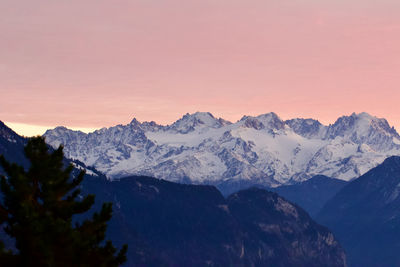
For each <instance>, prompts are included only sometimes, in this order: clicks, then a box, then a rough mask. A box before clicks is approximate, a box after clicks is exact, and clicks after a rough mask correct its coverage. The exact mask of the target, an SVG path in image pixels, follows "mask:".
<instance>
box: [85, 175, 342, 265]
mask: <svg viewBox="0 0 400 267" xmlns="http://www.w3.org/2000/svg"><path fill="white" fill-rule="evenodd" d="M83 189H84V192H86V193H95V194H96V196H97V197H96V198H97V199H98V200H100V202H103V201H112V202H114V204H115V205H114V214H113V218H112V220H111V222H110V225H109V229H108V237H109V238H111V239H112V240H113V241H114V243H115V244H116V245H120V244H123V243H124V242H127V243H128V244H130V248H129V252H128V255H129V261H128V265H129V266H133V265H134V264H133V263H134V262H141V263H142V264H143V266H148V265H149V262H152V263H154V262H157V264H156V265H157V266H274V267H279V266H345V254H344V252H343V250H342V249H341V247H340V245H339V244H338V243H337V241H336V240H335V239H334V237H333V235H332V234H331V233H330V232H329V231H328V230H327V229H326V228H325V227H322V226H320V225H318V224H316V223H315V222H314V221H313V220H312V219H311V218H310V217H309V216H308V215H307V213H306V212H304V211H303V210H302V209H301V208H298V207H297V206H295V205H292V204H290V203H289V202H287V201H285V200H284V199H283V198H281V197H279V196H278V195H277V194H275V193H271V192H267V191H265V190H262V189H255V188H253V189H249V190H245V191H240V192H238V193H235V194H233V195H231V196H230V197H228V198H227V199H225V198H224V197H223V196H222V195H221V193H219V192H218V190H217V189H216V188H215V187H213V186H202V185H184V184H176V183H172V182H167V181H164V180H158V179H154V178H149V177H129V178H124V179H121V180H115V181H105V180H101V179H87V180H86V181H85V182H84V185H83ZM138 244H139V245H138Z"/></svg>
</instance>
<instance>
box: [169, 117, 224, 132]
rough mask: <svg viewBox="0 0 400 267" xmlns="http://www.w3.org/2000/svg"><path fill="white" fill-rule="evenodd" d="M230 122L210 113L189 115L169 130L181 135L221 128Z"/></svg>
mask: <svg viewBox="0 0 400 267" xmlns="http://www.w3.org/2000/svg"><path fill="white" fill-rule="evenodd" d="M227 124H229V122H227V121H225V120H222V119H217V118H215V117H214V116H213V115H212V114H211V113H210V112H196V113H193V114H189V113H187V114H186V115H184V116H183V117H182V118H181V119H179V120H177V121H176V122H174V123H173V124H172V125H171V126H169V127H167V128H168V129H167V130H173V131H176V132H179V133H181V134H186V133H189V132H193V131H194V130H197V129H200V128H220V127H222V126H224V125H227Z"/></svg>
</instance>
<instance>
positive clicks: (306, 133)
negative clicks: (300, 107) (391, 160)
mask: <svg viewBox="0 0 400 267" xmlns="http://www.w3.org/2000/svg"><path fill="white" fill-rule="evenodd" d="M45 136H46V140H47V142H48V143H49V144H50V145H52V146H53V147H57V146H58V145H60V144H63V145H64V146H65V153H66V156H67V157H69V158H73V159H77V160H79V161H82V162H83V163H85V164H86V165H87V166H93V167H95V168H96V169H98V170H99V171H101V172H103V173H105V174H106V175H107V176H108V177H109V178H120V177H123V176H129V175H148V176H153V177H157V178H163V179H167V180H170V181H176V182H185V183H188V182H190V183H197V184H214V185H219V184H223V185H233V186H238V185H240V184H246V185H248V184H250V185H251V184H261V185H264V186H270V187H271V186H272V187H273V186H277V185H280V184H287V183H295V182H298V181H303V180H307V179H309V178H311V177H313V176H315V175H326V176H328V177H333V178H338V179H342V180H351V179H353V178H356V177H359V176H360V175H362V174H364V173H365V172H367V171H368V170H370V169H371V168H373V167H376V166H377V165H378V164H380V163H382V162H383V160H384V159H385V158H387V157H388V156H392V155H400V136H399V135H398V133H397V132H396V131H395V129H394V128H391V127H390V126H389V124H388V122H387V121H386V120H385V119H379V118H376V117H373V116H371V115H368V114H367V113H361V114H352V115H350V116H343V117H341V118H339V119H338V120H337V121H336V122H335V123H334V124H333V125H329V126H325V125H322V124H321V123H320V122H318V121H316V120H312V119H292V120H287V121H283V120H281V119H280V118H279V117H278V116H277V115H276V114H275V113H268V114H264V115H260V116H257V117H250V116H244V117H243V118H242V119H241V120H239V121H238V122H236V123H230V122H227V121H225V120H223V119H217V118H215V117H214V116H213V115H212V114H210V113H201V112H198V113H194V114H186V115H185V116H183V117H182V118H181V119H179V120H178V121H176V122H175V123H173V124H172V125H168V126H162V125H158V124H156V123H154V122H144V123H140V122H138V121H137V120H135V119H134V120H132V122H131V123H130V124H128V125H118V126H115V127H111V128H103V129H101V130H97V131H95V132H93V133H89V134H85V133H82V132H77V131H71V130H68V129H66V128H64V127H57V128H55V129H53V130H49V131H47V132H46V134H45ZM239 189H240V187H239Z"/></svg>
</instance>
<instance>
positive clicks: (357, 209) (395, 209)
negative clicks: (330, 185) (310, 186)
mask: <svg viewBox="0 0 400 267" xmlns="http://www.w3.org/2000/svg"><path fill="white" fill-rule="evenodd" d="M317 220H318V221H319V222H320V223H322V224H324V225H326V226H328V227H329V228H330V229H332V230H333V232H334V233H335V236H336V237H337V238H338V239H339V240H340V242H341V243H342V244H343V246H344V248H345V249H346V251H347V253H348V258H349V263H350V266H399V265H400V255H399V253H398V251H399V250H400V239H399V237H400V157H391V158H388V159H387V160H385V161H384V162H383V163H382V164H381V165H379V166H378V167H376V168H374V169H372V170H370V171H369V172H367V173H366V174H365V175H363V176H361V177H360V178H358V179H356V180H354V181H352V182H351V183H349V184H348V185H346V186H345V187H344V188H343V189H342V190H341V191H339V192H338V193H337V194H336V196H334V197H333V198H332V199H331V200H329V201H328V202H327V204H326V205H325V207H324V208H323V209H322V211H321V212H320V213H319V214H318V215H317Z"/></svg>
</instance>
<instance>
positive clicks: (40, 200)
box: [0, 137, 127, 266]
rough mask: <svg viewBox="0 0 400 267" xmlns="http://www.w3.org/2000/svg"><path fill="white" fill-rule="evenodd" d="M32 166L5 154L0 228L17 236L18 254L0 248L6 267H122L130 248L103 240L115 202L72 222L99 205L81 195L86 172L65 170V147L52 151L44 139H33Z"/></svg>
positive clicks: (29, 155) (28, 154)
mask: <svg viewBox="0 0 400 267" xmlns="http://www.w3.org/2000/svg"><path fill="white" fill-rule="evenodd" d="M25 155H26V157H27V158H28V160H29V161H30V164H31V165H30V168H29V170H28V171H25V170H24V168H23V167H21V166H18V165H17V164H10V163H9V162H7V161H6V160H5V159H4V157H2V156H0V166H1V167H2V168H3V169H4V171H5V172H6V174H7V175H6V176H2V177H1V192H2V197H3V201H2V202H0V225H3V226H4V231H5V232H6V233H7V234H8V235H9V236H11V237H13V238H15V242H16V243H15V247H16V249H17V251H6V250H5V249H4V245H2V244H0V265H1V266H119V265H121V264H122V263H124V262H125V261H126V251H127V246H126V245H125V246H123V248H122V249H121V250H120V251H119V252H117V250H116V248H115V247H114V246H113V244H112V243H111V241H104V239H105V231H106V229H107V222H108V221H109V220H110V218H111V214H112V204H111V203H105V204H103V206H102V209H101V211H100V212H98V213H94V215H93V216H92V218H91V219H87V220H84V221H81V222H75V223H74V222H73V220H74V219H73V216H74V215H78V214H84V213H85V212H87V211H88V210H89V209H90V208H91V206H92V205H93V204H94V195H88V196H86V197H83V198H82V196H80V193H81V191H80V189H79V188H78V186H79V185H80V183H81V182H82V180H83V178H84V175H85V173H84V172H83V171H82V172H80V173H79V175H77V176H76V177H75V178H73V177H71V176H72V175H71V173H72V171H73V169H74V168H73V166H72V165H69V166H68V167H64V155H63V147H62V146H60V147H59V148H58V149H57V150H55V151H53V152H50V151H49V149H48V147H47V145H46V143H45V141H44V138H42V137H34V138H32V139H30V140H29V141H28V144H27V145H26V147H25Z"/></svg>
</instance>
